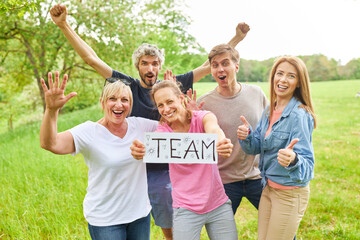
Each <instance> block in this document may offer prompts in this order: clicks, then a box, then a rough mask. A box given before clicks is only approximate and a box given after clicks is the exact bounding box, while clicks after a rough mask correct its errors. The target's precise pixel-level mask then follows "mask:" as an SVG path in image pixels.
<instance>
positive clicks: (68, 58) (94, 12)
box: [0, 0, 196, 109]
mask: <svg viewBox="0 0 360 240" xmlns="http://www.w3.org/2000/svg"><path fill="white" fill-rule="evenodd" d="M7 1H8V2H10V0H7ZM31 3H33V4H34V6H35V8H36V9H38V11H27V12H25V13H24V14H23V16H21V15H18V14H17V12H16V11H12V10H11V9H10V8H7V11H6V12H5V13H4V14H2V15H1V23H0V46H1V50H0V62H1V63H3V64H2V66H5V65H6V67H2V68H1V74H0V82H2V83H6V84H7V85H8V84H13V85H14V86H18V87H17V88H15V87H14V88H11V89H13V92H12V93H10V92H9V91H7V93H6V94H5V92H0V96H2V98H3V100H2V101H3V102H10V101H9V100H10V99H9V98H11V97H12V96H13V95H14V94H15V93H17V92H19V91H21V90H22V88H23V87H24V86H26V85H29V84H30V83H32V82H33V81H35V82H36V84H37V87H38V93H39V96H40V97H41V102H42V105H43V107H45V101H44V95H43V91H42V87H41V84H40V79H41V78H47V73H48V72H49V71H54V70H60V71H61V74H65V73H67V74H68V75H71V81H72V82H74V81H77V78H79V77H81V79H79V80H78V81H81V83H82V85H84V84H83V83H86V85H91V84H97V86H101V85H99V84H98V83H97V82H98V80H100V76H99V75H98V74H96V73H95V72H94V70H93V69H91V68H90V67H89V66H87V65H86V64H85V63H84V62H83V61H82V59H80V58H79V57H78V56H77V54H76V53H75V51H74V50H73V49H72V47H71V46H70V45H69V44H68V42H67V40H66V39H65V37H64V36H63V35H62V32H61V31H60V30H59V29H58V28H57V26H56V25H55V24H54V23H53V22H52V20H51V18H50V15H49V10H50V8H51V6H52V5H53V4H54V2H53V1H51V0H33V2H31ZM182 3H183V1H182V0H172V1H167V0H156V1H150V0H149V1H139V0H121V1H104V0H92V1H86V2H81V1H71V3H69V4H68V5H67V8H68V13H69V17H68V20H69V23H70V25H71V26H72V27H73V28H74V29H75V31H76V32H78V33H79V35H80V36H81V37H82V38H83V39H84V40H85V41H86V42H87V43H88V44H89V45H90V46H91V47H92V48H93V49H94V50H95V52H96V53H97V54H98V55H99V57H100V58H102V59H103V60H104V61H105V62H107V63H108V64H109V65H110V66H111V67H113V68H114V69H119V70H121V71H123V72H125V73H128V74H130V75H134V76H136V75H137V72H136V69H135V68H134V67H133V66H132V62H131V61H132V60H131V55H132V52H133V51H134V49H136V48H137V47H138V46H139V45H140V44H141V43H143V42H153V43H155V44H157V45H159V47H164V48H167V49H166V50H167V53H168V54H167V59H168V60H169V59H170V61H169V62H170V63H171V64H174V65H177V66H179V64H176V61H177V62H179V61H180V60H179V59H178V58H176V57H174V56H175V55H176V54H177V53H183V52H185V51H186V50H187V46H195V48H196V45H194V39H193V38H192V37H191V36H189V35H188V34H187V33H186V31H185V30H186V27H187V25H188V24H189V20H188V18H187V17H186V16H183V15H182V12H181V11H180V10H179V9H178V6H179V5H181V4H182ZM19 6H20V5H19ZM31 6H33V5H31ZM24 9H33V8H32V7H30V8H29V7H26V6H24ZM169 53H171V54H169ZM178 69H180V67H178ZM190 69H192V68H190ZM175 70H176V69H175ZM101 81H102V80H101ZM69 84H70V83H69ZM74 85H76V86H82V85H81V84H75V83H74ZM69 87H71V85H69ZM90 88H91V89H94V87H90ZM69 89H70V88H69ZM71 90H72V91H78V90H81V91H82V92H81V95H82V96H85V95H86V94H87V88H85V87H81V89H71ZM78 93H79V91H78ZM79 95H80V93H79ZM89 95H90V94H89ZM91 95H92V98H93V99H97V98H98V95H96V96H94V94H92V93H91ZM7 98H8V99H7ZM85 98H86V97H85ZM89 98H90V97H89ZM88 100H89V99H88ZM5 104H6V103H5ZM87 104H93V102H91V99H90V100H89V101H88V103H87ZM82 106H83V107H84V106H86V103H82ZM72 109H77V107H76V106H73V107H72Z"/></svg>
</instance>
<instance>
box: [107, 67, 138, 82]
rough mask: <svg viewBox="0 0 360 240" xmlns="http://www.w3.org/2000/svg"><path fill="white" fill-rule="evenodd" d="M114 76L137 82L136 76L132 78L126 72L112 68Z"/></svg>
mask: <svg viewBox="0 0 360 240" xmlns="http://www.w3.org/2000/svg"><path fill="white" fill-rule="evenodd" d="M112 77H113V78H121V79H126V80H128V81H130V82H131V84H134V82H135V79H134V78H132V77H130V76H128V75H126V74H124V73H121V72H118V71H116V70H114V69H113V70H112Z"/></svg>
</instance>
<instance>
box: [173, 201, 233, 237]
mask: <svg viewBox="0 0 360 240" xmlns="http://www.w3.org/2000/svg"><path fill="white" fill-rule="evenodd" d="M203 226H205V228H206V231H207V233H208V236H209V238H210V239H211V240H237V239H238V237H237V230H236V224H235V220H234V214H233V211H232V208H231V201H230V200H228V201H227V202H225V203H224V204H223V205H221V206H219V207H217V208H215V209H214V210H212V211H210V212H208V213H204V214H198V213H194V212H192V211H190V210H188V209H185V208H174V224H173V237H174V240H184V239H186V240H199V239H200V234H201V229H202V227H203Z"/></svg>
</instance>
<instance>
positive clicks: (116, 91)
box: [100, 80, 133, 116]
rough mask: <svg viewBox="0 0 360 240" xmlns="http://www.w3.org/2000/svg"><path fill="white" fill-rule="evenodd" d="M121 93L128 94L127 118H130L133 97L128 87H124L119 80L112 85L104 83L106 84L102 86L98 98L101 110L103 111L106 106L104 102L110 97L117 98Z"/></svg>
mask: <svg viewBox="0 0 360 240" xmlns="http://www.w3.org/2000/svg"><path fill="white" fill-rule="evenodd" d="M123 91H125V92H126V93H127V94H129V101H130V110H129V112H128V115H127V116H130V114H131V110H132V106H133V95H132V92H131V89H130V87H129V86H127V85H125V84H124V83H123V82H121V81H120V80H119V81H116V82H113V83H110V82H106V84H105V86H104V88H103V90H102V92H101V96H100V104H101V109H102V110H104V108H105V105H106V101H107V100H108V99H109V98H110V97H112V96H119V95H121V94H122V93H123Z"/></svg>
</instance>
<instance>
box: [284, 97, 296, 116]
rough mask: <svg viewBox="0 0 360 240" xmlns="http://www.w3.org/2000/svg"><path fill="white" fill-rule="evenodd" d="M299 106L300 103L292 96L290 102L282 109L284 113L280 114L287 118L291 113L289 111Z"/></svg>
mask: <svg viewBox="0 0 360 240" xmlns="http://www.w3.org/2000/svg"><path fill="white" fill-rule="evenodd" d="M299 105H300V102H299V101H298V100H297V99H296V98H295V97H294V96H293V97H292V98H291V100H290V102H289V103H288V104H287V105H286V107H285V108H284V111H283V112H282V114H281V116H282V117H287V116H288V115H289V114H290V113H291V111H292V110H293V109H294V108H295V107H297V106H299Z"/></svg>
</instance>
